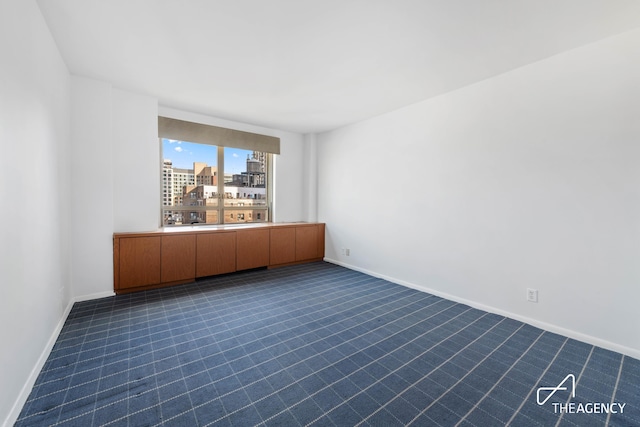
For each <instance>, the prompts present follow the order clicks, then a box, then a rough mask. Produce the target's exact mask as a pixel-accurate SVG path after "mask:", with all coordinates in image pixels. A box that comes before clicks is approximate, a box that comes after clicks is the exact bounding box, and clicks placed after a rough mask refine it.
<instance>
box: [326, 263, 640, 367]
mask: <svg viewBox="0 0 640 427" xmlns="http://www.w3.org/2000/svg"><path fill="white" fill-rule="evenodd" d="M324 260H325V261H326V262H329V263H331V264H336V265H340V266H342V267H345V268H348V269H350V270H355V271H359V272H361V273H365V274H368V275H370V276H373V277H378V278H380V279H384V280H388V281H389V282H392V283H395V284H398V285H402V286H406V287H407V288H411V289H415V290H418V291H421V292H427V293H429V294H432V295H435V296H438V297H440V298H445V299H448V300H451V301H455V302H458V303H460V304H466V305H468V306H470V307H473V308H477V309H478V310H483V311H487V312H489V313H493V314H498V315H500V316H504V317H508V318H510V319H514V320H518V321H520V322H523V323H527V324H529V325H531V326H535V327H536V328H540V329H543V330H545V331H548V332H553V333H556V334H559V335H562V336H565V337H569V338H573V339H575V340H578V341H582V342H585V343H587V344H591V345H595V346H597V347H601V348H604V349H607V350H611V351H615V352H617V353H621V354H624V355H626V356H629V357H633V358H635V359H640V350H638V349H634V348H631V347H626V346H623V345H620V344H616V343H613V342H610V341H607V340H603V339H601V338H598V337H594V336H591V335H587V334H583V333H581V332H577V331H573V330H571V329H566V328H563V327H562V326H558V325H554V324H551V323H546V322H542V321H540V320H536V319H532V318H530V317H526V316H522V315H519V314H516V313H512V312H509V311H506V310H501V309H499V308H495V307H491V306H487V305H484V304H481V303H478V302H475V301H471V300H468V299H465V298H460V297H458V296H456V295H451V294H448V293H446V292H440V291H438V290H435V289H431V288H428V287H426V286H421V285H416V284H415V283H410V282H406V281H404V280H399V279H396V278H394V277H389V276H385V275H384V274H380V273H377V272H375V271H370V270H367V269H364V268H360V267H357V266H355V265H351V264H347V263H344V262H342V261H338V260H334V259H331V258H325V259H324Z"/></svg>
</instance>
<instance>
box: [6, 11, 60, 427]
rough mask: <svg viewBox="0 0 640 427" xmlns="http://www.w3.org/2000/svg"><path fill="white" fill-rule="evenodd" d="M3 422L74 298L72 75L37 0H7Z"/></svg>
mask: <svg viewBox="0 0 640 427" xmlns="http://www.w3.org/2000/svg"><path fill="white" fill-rule="evenodd" d="M0 60H1V61H2V65H1V66H0V143H1V144H2V150H1V154H0V160H1V163H2V167H0V199H1V200H2V207H3V209H2V219H3V220H2V221H1V222H0V283H1V284H2V293H3V295H2V297H1V298H0V324H1V325H2V328H0V342H1V343H2V348H1V350H0V422H2V423H7V424H10V423H12V420H14V419H15V418H16V417H17V416H18V413H19V411H20V409H21V407H22V404H23V403H24V400H25V399H26V397H27V395H28V393H29V391H30V388H31V386H32V385H33V382H34V381H35V378H36V376H37V374H38V371H37V369H35V368H34V367H37V366H38V364H39V363H41V362H42V361H43V358H46V356H47V352H48V351H49V349H50V348H51V345H52V344H53V342H52V341H51V339H52V337H53V336H55V331H56V329H57V328H60V327H61V323H60V322H61V320H62V318H63V316H64V312H65V308H66V307H67V304H68V302H69V300H70V295H71V289H70V286H69V283H70V268H69V265H70V249H69V248H70V243H69V239H68V234H69V219H68V218H69V214H70V209H69V206H68V199H69V184H70V175H69V162H68V160H67V154H68V151H69V132H70V129H69V117H70V107H69V104H70V97H69V73H68V71H67V68H66V66H65V64H64V63H63V61H62V59H61V57H60V55H59V53H58V50H57V48H56V46H55V44H54V42H53V39H52V37H51V35H50V34H49V30H48V28H47V26H46V24H45V22H44V20H43V18H42V16H41V15H40V10H39V9H38V7H37V5H36V4H35V2H34V1H26V0H7V1H2V2H0Z"/></svg>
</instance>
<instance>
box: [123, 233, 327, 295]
mask: <svg viewBox="0 0 640 427" xmlns="http://www.w3.org/2000/svg"><path fill="white" fill-rule="evenodd" d="M323 257H324V224H308V223H289V224H260V225H255V226H249V227H246V228H239V227H238V228H235V227H233V228H229V229H227V228H223V229H200V230H185V231H182V230H171V232H167V231H155V232H149V233H116V234H114V236H113V271H114V290H115V291H116V293H125V292H133V291H139V290H145V289H152V288H156V287H161V286H169V285H175V284H178V283H187V282H191V281H194V280H195V279H196V278H197V277H206V276H214V275H216V274H224V273H232V272H234V271H240V270H248V269H251V268H259V267H270V268H271V267H279V266H283V265H290V264H295V263H301V262H310V261H316V260H321V259H322V258H323Z"/></svg>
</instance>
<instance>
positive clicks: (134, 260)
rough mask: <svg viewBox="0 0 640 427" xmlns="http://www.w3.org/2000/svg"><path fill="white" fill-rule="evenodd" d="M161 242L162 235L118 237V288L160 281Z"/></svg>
mask: <svg viewBox="0 0 640 427" xmlns="http://www.w3.org/2000/svg"><path fill="white" fill-rule="evenodd" d="M160 244H161V239H160V236H158V237H127V238H123V239H118V245H117V246H114V252H117V253H118V260H119V262H118V263H116V264H115V271H114V273H115V274H114V277H115V281H116V290H118V289H127V288H134V287H139V286H145V285H155V284H158V283H160Z"/></svg>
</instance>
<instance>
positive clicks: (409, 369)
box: [16, 262, 640, 427]
mask: <svg viewBox="0 0 640 427" xmlns="http://www.w3.org/2000/svg"><path fill="white" fill-rule="evenodd" d="M569 374H571V375H573V379H575V381H572V378H569V377H567V375H569ZM574 384H575V386H574ZM545 399H546V400H545ZM541 402H542V403H541ZM540 403H541V404H540ZM563 405H564V406H563ZM604 405H609V406H604ZM616 405H617V406H616ZM623 405H624V406H623ZM621 407H622V408H621ZM580 409H582V410H580ZM603 409H607V411H604V410H603ZM16 425H17V426H40V425H47V426H98V425H99V426H136V427H137V426H157V425H166V426H253V425H255V426H307V425H317V426H369V425H372V426H396V425H397V426H404V425H414V426H465V427H466V426H482V427H485V426H502V425H514V426H529V425H531V426H538V425H542V426H605V425H615V426H634V425H635V426H640V361H638V360H636V359H633V358H630V357H628V356H623V355H621V354H618V353H615V352H611V351H608V350H604V349H602V348H598V347H594V346H592V345H589V344H585V343H583V342H579V341H576V340H573V339H569V338H566V337H563V336H560V335H557V334H553V333H550V332H545V331H543V330H540V329H538V328H535V327H532V326H530V325H527V324H524V323H522V322H518V321H515V320H512V319H509V318H505V317H503V316H499V315H495V314H490V313H487V312H484V311H481V310H477V309H474V308H471V307H469V306H466V305H464V304H459V303H456V302H452V301H449V300H446V299H442V298H439V297H436V296H434V295H431V294H428V293H424V292H419V291H416V290H413V289H409V288H406V287H403V286H400V285H397V284H393V283H390V282H388V281H385V280H382V279H379V278H375V277H371V276H368V275H366V274H363V273H360V272H356V271H352V270H349V269H346V268H343V267H340V266H336V265H332V264H329V263H324V262H319V263H312V264H305V265H298V266H292V267H285V268H279V269H274V270H257V271H248V272H244V273H236V274H231V275H226V276H219V277H212V278H208V279H206V280H200V281H198V282H196V283H193V284H189V285H183V286H176V287H171V288H165V289H160V290H152V291H145V292H139V293H133V294H128V295H118V296H114V297H109V298H103V299H98V300H92V301H86V302H80V303H76V304H75V305H74V306H73V308H72V310H71V312H70V314H69V316H68V319H67V320H66V323H65V325H64V327H63V329H62V332H61V333H60V336H59V338H58V340H57V342H56V344H55V346H54V348H53V350H52V351H51V354H50V356H49V358H48V359H47V361H46V363H45V365H44V367H43V369H42V371H41V373H40V374H39V376H38V378H37V381H36V384H35V386H34V387H33V390H32V392H31V394H30V396H29V398H28V400H27V402H26V404H25V405H24V408H23V410H22V412H21V414H20V416H19V419H18V421H17V423H16Z"/></svg>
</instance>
